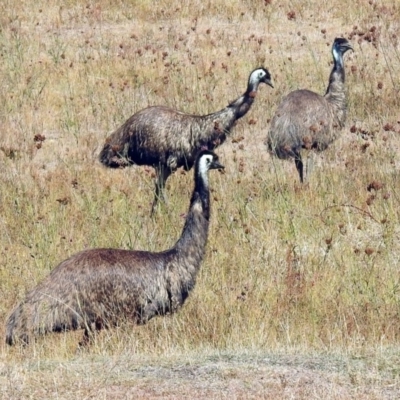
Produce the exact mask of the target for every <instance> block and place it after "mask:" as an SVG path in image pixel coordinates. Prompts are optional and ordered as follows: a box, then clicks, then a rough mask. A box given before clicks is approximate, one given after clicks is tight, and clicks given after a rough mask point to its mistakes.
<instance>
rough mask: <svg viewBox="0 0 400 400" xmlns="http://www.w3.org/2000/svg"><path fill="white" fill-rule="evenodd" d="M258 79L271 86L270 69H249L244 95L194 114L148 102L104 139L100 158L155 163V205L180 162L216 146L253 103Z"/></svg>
mask: <svg viewBox="0 0 400 400" xmlns="http://www.w3.org/2000/svg"><path fill="white" fill-rule="evenodd" d="M260 83H266V84H267V85H269V86H271V87H273V86H272V82H271V75H270V73H269V72H268V70H266V69H264V68H258V69H256V70H254V71H253V72H252V73H251V74H250V77H249V80H248V85H247V89H246V91H245V93H244V94H243V95H242V96H240V97H239V98H238V99H236V100H235V101H233V102H232V103H230V104H229V105H228V106H227V107H225V108H224V109H222V110H220V111H217V112H215V113H212V114H208V115H191V114H186V113H183V112H181V111H177V110H174V109H172V108H168V107H163V106H154V107H148V108H145V109H143V110H141V111H139V112H137V113H136V114H134V115H132V116H131V117H130V118H129V119H128V120H127V121H126V122H125V123H124V124H123V125H122V126H121V127H119V128H118V129H117V130H116V131H115V132H114V133H112V134H111V135H110V136H109V137H108V138H107V139H106V143H105V145H104V146H103V149H102V150H101V152H100V156H99V158H100V161H101V162H102V163H103V164H104V165H105V166H107V167H110V168H119V167H126V166H130V165H132V164H137V165H149V166H153V167H154V168H155V170H156V185H155V197H154V202H153V207H152V210H154V207H155V205H156V204H157V202H158V200H159V198H160V197H161V198H163V197H164V187H165V183H166V181H167V179H168V177H169V176H170V175H171V174H172V173H173V172H174V171H176V170H177V169H178V168H179V167H183V168H184V169H186V170H190V169H191V168H192V166H193V164H194V160H195V156H196V154H197V153H198V152H199V151H200V150H201V149H204V148H207V149H209V150H213V149H215V148H216V147H217V146H219V145H220V144H222V143H223V142H224V141H225V140H226V137H227V135H228V134H229V133H230V132H231V129H232V128H233V126H234V125H235V123H236V121H237V120H238V119H239V118H241V117H243V116H244V115H245V114H246V113H247V112H248V111H249V109H250V107H251V106H252V104H253V102H254V99H255V96H256V93H257V89H258V86H259V84H260Z"/></svg>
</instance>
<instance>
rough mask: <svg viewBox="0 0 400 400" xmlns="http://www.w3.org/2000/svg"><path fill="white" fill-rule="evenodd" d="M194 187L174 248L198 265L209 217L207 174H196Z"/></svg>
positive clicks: (180, 255)
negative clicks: (181, 229)
mask: <svg viewBox="0 0 400 400" xmlns="http://www.w3.org/2000/svg"><path fill="white" fill-rule="evenodd" d="M195 173H196V176H197V179H196V182H195V189H194V192H193V194H192V198H191V200H190V207H189V211H188V214H187V217H186V222H185V226H184V227H183V231H182V235H181V237H180V239H179V240H178V241H177V242H176V244H175V246H174V249H175V250H176V251H177V253H178V256H179V257H188V258H190V262H191V263H193V264H196V267H197V266H199V265H200V262H201V259H202V257H203V255H204V251H205V246H206V243H207V236H208V225H209V218H210V194H209V189H208V181H207V176H204V177H202V176H200V175H198V171H195Z"/></svg>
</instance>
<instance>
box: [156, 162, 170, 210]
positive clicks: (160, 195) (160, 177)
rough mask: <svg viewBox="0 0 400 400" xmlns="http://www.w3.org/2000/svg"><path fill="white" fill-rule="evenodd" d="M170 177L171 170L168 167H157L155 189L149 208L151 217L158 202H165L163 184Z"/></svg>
mask: <svg viewBox="0 0 400 400" xmlns="http://www.w3.org/2000/svg"><path fill="white" fill-rule="evenodd" d="M170 175H171V170H170V169H169V168H168V167H166V166H164V165H159V166H158V167H156V187H155V194H154V201H153V205H152V206H151V215H153V213H154V210H155V208H156V206H157V204H158V201H159V200H161V201H163V202H164V203H165V202H166V198H165V183H166V182H167V179H168V177H169V176H170Z"/></svg>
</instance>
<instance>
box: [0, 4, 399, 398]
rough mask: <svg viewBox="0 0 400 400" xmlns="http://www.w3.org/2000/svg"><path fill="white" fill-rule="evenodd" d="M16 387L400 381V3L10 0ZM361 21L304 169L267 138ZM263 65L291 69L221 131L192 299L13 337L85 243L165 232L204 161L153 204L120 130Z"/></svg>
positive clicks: (2, 378)
mask: <svg viewBox="0 0 400 400" xmlns="http://www.w3.org/2000/svg"><path fill="white" fill-rule="evenodd" d="M0 11H1V12H0V187H1V190H0V298H1V302H0V321H1V324H0V393H1V396H0V397H1V398H4V399H28V398H29V399H36V398H42V399H44V398H46V399H47V398H48V399H78V398H79V399H134V398H135V399H136V398H145V399H184V398H186V399H204V398H210V399H211V398H216V399H219V398H221V399H222V398H231V399H247V398H248V399H251V398H252V399H259V398H265V399H278V398H279V399H293V398H296V399H321V398H324V399H354V398H358V399H397V398H400V178H399V173H400V99H399V90H400V43H399V40H400V33H399V32H400V30H399V29H400V22H399V21H400V3H398V2H396V1H393V0H391V1H385V0H382V1H375V0H371V1H364V0H355V1H353V2H349V1H342V0H340V1H337V2H321V1H316V0H309V1H299V0H294V1H289V0H281V1H277V0H265V1H261V0H218V1H214V2H212V1H205V2H204V1H199V0H187V1H178V0H168V1H166V0H158V1H149V0H137V1H132V0H131V1H109V0H99V1H97V2H91V1H82V0H67V1H57V0H49V1H44V0H36V1H32V0H21V1H19V2H14V1H8V0H6V1H3V2H1V4H0ZM338 36H343V37H346V38H348V39H349V40H350V41H351V43H352V45H353V47H354V52H353V53H352V52H348V53H347V54H346V55H345V68H346V79H347V81H346V82H347V92H348V110H349V112H348V119H347V123H346V126H345V128H344V130H343V132H342V135H341V137H340V139H339V140H338V141H336V142H335V143H334V144H333V145H332V146H331V147H330V148H329V149H328V150H327V151H325V152H323V153H321V154H317V155H315V156H314V164H315V167H314V170H313V172H312V174H311V176H310V177H309V179H308V181H307V183H306V184H305V185H303V186H301V185H300V184H299V183H298V177H297V173H296V170H295V167H294V163H293V162H286V161H281V160H276V159H272V158H271V157H270V156H269V154H268V152H267V149H266V147H265V145H264V140H265V138H266V135H267V132H268V126H269V121H270V119H271V117H272V115H273V113H274V110H275V108H276V107H277V104H278V103H279V101H280V100H281V98H282V97H283V96H284V95H285V94H286V93H288V92H289V91H291V90H294V89H297V88H309V89H312V90H314V91H316V92H319V93H321V94H323V93H324V91H325V89H326V86H327V84H328V77H329V72H330V69H331V67H332V56H331V53H330V49H331V44H332V42H333V40H334V38H335V37H338ZM259 66H265V67H267V68H268V69H269V71H270V72H271V75H272V78H273V81H274V86H275V88H274V89H271V88H270V87H268V86H265V85H263V86H260V89H259V92H258V95H257V98H256V100H255V104H254V105H253V107H252V109H251V110H250V112H249V113H248V114H247V115H246V116H245V117H244V118H243V119H242V120H240V121H239V122H238V124H237V125H236V127H235V129H234V130H233V133H232V135H231V137H230V138H228V140H227V141H226V143H225V144H223V145H222V146H221V147H219V148H218V149H217V153H218V154H219V156H220V160H221V162H222V163H223V164H224V165H225V167H226V169H225V173H217V172H213V173H212V174H210V184H211V186H212V190H213V193H212V221H211V229H210V236H209V242H208V245H207V252H206V257H205V260H204V262H203V264H202V267H201V270H200V273H199V276H198V279H197V284H196V287H195V289H194V291H193V292H192V293H191V295H190V297H189V299H188V301H187V302H186V303H185V306H184V307H183V308H182V310H181V311H180V312H179V313H177V314H175V315H172V316H168V317H164V318H155V319H153V320H151V321H150V322H149V323H148V324H147V325H145V326H140V327H134V326H130V325H129V324H126V326H121V327H120V328H118V329H115V330H109V331H105V332H102V333H101V334H100V335H99V336H98V337H97V338H96V341H95V343H94V344H93V345H92V346H91V347H90V348H88V349H86V350H83V351H78V350H77V343H78V341H79V338H80V336H81V334H82V332H73V333H65V334H53V335H48V336H46V337H44V338H39V339H38V340H37V341H36V342H35V343H32V344H31V345H30V346H28V347H26V348H21V347H15V348H9V347H8V346H7V345H6V344H5V340H4V333H5V321H6V319H7V316H8V314H9V312H10V310H11V309H12V308H13V307H14V306H15V305H16V304H17V303H18V302H19V301H20V300H21V299H22V298H23V297H24V294H25V293H26V291H27V290H29V289H30V288H32V287H34V286H35V285H36V284H37V283H38V282H39V281H40V280H41V279H43V277H45V276H47V275H48V274H49V271H50V270H51V269H52V268H54V267H55V266H56V265H57V264H58V263H59V262H60V261H62V260H64V259H65V258H67V257H68V256H69V255H71V254H73V253H75V252H77V251H80V250H82V249H88V248H94V247H118V248H125V249H146V250H162V249H166V248H169V247H170V246H172V245H173V244H174V243H175V241H176V239H177V238H178V236H179V235H180V232H181V229H182V226H183V222H184V215H185V212H186V210H187V207H188V204H189V197H190V193H191V190H192V179H193V178H192V171H190V172H189V173H185V172H183V171H178V172H177V173H176V174H174V175H173V176H172V177H171V178H170V179H169V181H168V184H167V192H168V197H169V203H168V205H167V206H162V207H160V208H159V209H158V210H157V212H156V215H155V217H154V218H150V216H149V213H150V207H151V202H152V199H153V190H154V188H153V174H154V172H153V170H152V168H150V167H149V168H144V167H132V168H126V169H121V170H108V169H106V168H104V167H102V166H101V165H100V163H99V162H98V158H97V157H98V153H99V150H100V148H101V146H102V144H103V143H104V140H105V138H106V137H107V136H108V135H109V134H110V133H111V132H112V131H113V130H114V129H116V128H117V127H118V126H119V125H120V124H122V123H123V122H124V121H125V120H126V119H127V118H128V117H129V116H130V115H132V114H133V113H134V112H136V111H138V110H140V109H142V108H144V107H146V106H148V105H155V104H164V105H168V106H172V107H176V108H178V109H181V110H184V111H186V112H191V113H196V114H207V113H210V112H213V111H216V110H219V109H221V108H223V107H225V106H226V105H227V104H228V102H229V101H231V100H233V99H235V98H236V97H238V96H239V95H240V94H242V93H243V92H244V90H245V88H246V84H247V79H248V76H249V74H250V72H251V71H252V70H253V69H254V68H256V67H259Z"/></svg>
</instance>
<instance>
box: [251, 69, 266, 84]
mask: <svg viewBox="0 0 400 400" xmlns="http://www.w3.org/2000/svg"><path fill="white" fill-rule="evenodd" d="M265 75H266V73H265V71H264V70H263V69H261V68H259V69H256V70H255V71H253V72H252V73H251V75H250V79H249V83H250V85H251V86H256V87H257V85H258V84H259V83H260V80H261V79H262V78H264V76H265Z"/></svg>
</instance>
